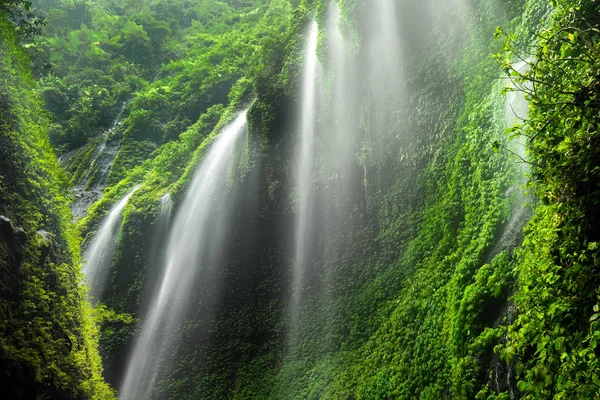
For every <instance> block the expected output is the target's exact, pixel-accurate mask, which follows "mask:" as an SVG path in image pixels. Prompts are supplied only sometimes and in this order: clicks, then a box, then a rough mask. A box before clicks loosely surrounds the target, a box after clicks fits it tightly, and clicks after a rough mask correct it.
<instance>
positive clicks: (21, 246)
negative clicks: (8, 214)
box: [13, 228, 27, 255]
mask: <svg viewBox="0 0 600 400" xmlns="http://www.w3.org/2000/svg"><path fill="white" fill-rule="evenodd" d="M26 244H27V234H26V233H25V231H24V230H23V229H21V228H15V232H14V234H13V249H14V250H15V251H16V252H17V253H19V254H21V255H23V254H25V245H26Z"/></svg>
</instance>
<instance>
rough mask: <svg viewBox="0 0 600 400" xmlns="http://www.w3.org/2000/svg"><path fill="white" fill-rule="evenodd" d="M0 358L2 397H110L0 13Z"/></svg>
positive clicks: (62, 210) (35, 114)
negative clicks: (0, 231)
mask: <svg viewBox="0 0 600 400" xmlns="http://www.w3.org/2000/svg"><path fill="white" fill-rule="evenodd" d="M0 36H1V38H2V39H1V41H0V88H1V89H0V115H1V118H0V121H1V122H0V141H1V146H0V149H1V150H0V151H1V152H2V157H1V158H2V161H0V214H2V215H3V216H4V217H8V218H9V220H3V226H2V233H1V234H0V260H1V261H0V270H1V271H2V273H1V275H2V278H1V279H2V285H1V286H2V289H1V291H0V310H1V316H0V320H1V323H0V364H1V365H2V369H3V371H4V373H3V375H2V384H1V387H2V389H1V391H2V394H3V397H6V398H14V399H31V398H56V399H63V398H64V399H67V398H85V399H111V398H114V393H113V390H112V389H111V388H110V387H109V386H108V385H106V383H105V382H104V381H103V378H102V376H101V371H102V367H101V361H100V356H99V354H98V348H97V346H98V328H97V325H96V322H95V321H94V317H93V310H92V308H91V306H90V305H89V304H88V303H87V301H86V291H85V289H84V287H82V286H81V285H80V282H81V279H82V275H81V272H80V269H79V262H80V257H79V244H78V239H77V237H76V234H75V231H74V230H73V226H72V224H71V214H70V212H69V209H68V199H69V196H68V194H67V191H66V187H65V182H66V181H65V179H64V176H63V174H62V172H61V170H60V168H59V167H58V163H57V161H56V157H55V155H54V150H53V149H52V147H51V146H50V143H49V141H48V136H47V132H46V128H47V126H48V116H47V114H46V112H45V111H43V107H42V101H41V99H40V98H39V97H37V96H36V95H35V90H34V87H35V82H34V81H33V79H32V77H31V74H30V72H29V70H28V66H29V61H28V58H27V57H26V56H25V54H24V53H23V51H22V49H21V48H19V47H18V45H17V43H16V34H15V31H14V28H12V27H11V25H10V24H9V23H8V22H7V20H6V15H5V14H4V13H1V12H0Z"/></svg>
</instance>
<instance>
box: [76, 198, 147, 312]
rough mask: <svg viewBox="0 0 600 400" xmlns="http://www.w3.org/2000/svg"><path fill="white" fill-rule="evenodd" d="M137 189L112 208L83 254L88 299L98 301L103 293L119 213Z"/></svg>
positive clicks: (119, 218) (118, 223) (111, 258)
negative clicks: (88, 293) (88, 291)
mask: <svg viewBox="0 0 600 400" xmlns="http://www.w3.org/2000/svg"><path fill="white" fill-rule="evenodd" d="M137 189H138V187H135V188H134V189H133V190H132V191H131V192H129V193H128V194H127V196H125V197H123V199H121V200H120V201H119V202H118V203H117V204H115V205H114V206H113V208H112V209H111V210H110V212H109V213H108V215H107V216H106V218H105V219H104V220H103V221H102V223H101V224H100V228H99V229H98V234H97V235H96V237H94V240H93V241H92V243H91V244H90V246H89V247H88V248H87V249H86V250H85V251H84V252H83V258H84V260H85V264H84V265H83V274H84V275H85V278H86V281H87V284H88V285H89V287H90V297H91V298H92V299H93V300H94V301H99V300H100V299H101V297H102V294H103V292H104V288H105V286H106V283H107V278H108V275H109V272H110V266H111V264H112V261H113V258H114V256H115V251H116V249H117V242H116V237H117V234H118V232H119V227H120V222H121V213H122V212H123V209H124V208H125V205H127V202H128V201H129V198H130V197H131V195H133V193H134V192H135V191H136V190H137Z"/></svg>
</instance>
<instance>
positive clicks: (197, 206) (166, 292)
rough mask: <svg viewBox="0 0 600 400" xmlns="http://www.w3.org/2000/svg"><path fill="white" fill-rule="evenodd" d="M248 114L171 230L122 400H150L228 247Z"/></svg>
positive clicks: (218, 149)
mask: <svg viewBox="0 0 600 400" xmlns="http://www.w3.org/2000/svg"><path fill="white" fill-rule="evenodd" d="M245 127H246V112H245V111H244V112H242V113H240V114H239V115H238V116H237V117H236V118H235V120H233V122H231V123H230V124H229V125H228V126H226V127H225V128H224V129H223V131H222V132H221V133H220V135H219V136H218V138H217V139H216V140H215V142H214V143H213V145H212V147H211V149H210V151H209V152H208V154H207V155H206V157H205V158H204V160H203V161H202V162H201V164H200V166H199V167H198V169H197V171H196V172H195V174H194V176H193V179H192V182H191V185H190V187H189V189H188V191H187V194H186V196H185V198H184V200H183V202H182V204H181V206H180V207H179V211H178V212H177V213H176V216H175V220H174V221H173V225H172V227H171V229H170V233H169V239H168V242H167V247H166V253H165V258H164V263H163V265H164V268H163V278H162V282H161V283H160V285H159V288H158V291H157V293H156V295H155V296H154V298H153V300H152V303H151V305H150V308H149V312H148V317H147V319H146V321H145V322H144V324H143V327H142V330H141V333H140V335H139V337H138V339H137V342H136V343H135V346H134V348H133V352H132V355H131V357H130V359H129V362H128V366H127V369H126V374H125V379H124V382H123V385H122V387H121V392H120V396H119V398H120V399H122V400H130V399H144V400H145V399H150V398H151V397H152V390H153V387H154V384H155V382H156V379H157V376H158V374H159V372H161V371H164V370H165V369H166V368H167V367H168V364H169V363H170V362H171V360H170V356H171V355H172V354H171V353H172V348H171V345H172V344H173V343H174V342H176V341H177V338H176V337H174V336H175V335H174V332H175V331H176V329H177V328H178V327H179V326H180V325H181V324H182V323H183V321H184V320H185V315H186V313H187V308H188V307H189V306H190V304H187V300H188V298H189V296H190V294H191V292H192V291H193V288H194V278H195V277H196V276H197V274H198V273H199V272H201V271H199V270H200V269H202V267H203V266H204V264H210V263H211V262H214V261H215V259H216V258H217V257H218V253H219V251H220V249H221V248H222V246H223V243H222V241H223V236H224V233H225V232H226V231H227V229H228V225H229V220H230V218H231V213H232V210H231V207H227V198H228V193H227V184H226V182H227V178H228V174H229V172H230V167H231V162H232V160H233V155H234V150H235V144H236V142H237V140H238V139H239V138H240V137H241V136H242V133H243V132H245Z"/></svg>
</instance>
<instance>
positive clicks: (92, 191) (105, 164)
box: [71, 102, 127, 218]
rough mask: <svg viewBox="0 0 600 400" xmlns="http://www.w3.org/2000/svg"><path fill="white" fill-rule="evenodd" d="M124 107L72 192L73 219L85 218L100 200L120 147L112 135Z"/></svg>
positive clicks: (103, 136)
mask: <svg viewBox="0 0 600 400" xmlns="http://www.w3.org/2000/svg"><path fill="white" fill-rule="evenodd" d="M126 106H127V102H124V103H123V105H122V106H121V109H120V110H119V113H118V114H117V117H116V118H115V120H114V122H113V124H112V126H111V127H110V129H108V130H107V131H105V132H104V134H103V135H102V138H101V142H100V144H98V145H97V146H96V149H94V154H93V156H92V162H91V163H90V166H89V168H87V169H86V173H85V174H84V175H83V176H82V177H81V178H80V179H79V182H78V183H77V185H76V186H75V187H74V188H73V190H72V191H73V194H74V196H75V200H74V201H73V203H72V204H71V211H72V212H73V216H74V217H75V218H81V217H83V216H85V214H86V212H87V209H88V208H89V206H90V205H92V204H93V203H95V202H96V201H98V200H99V199H101V198H102V193H103V191H104V188H105V187H106V183H107V179H108V175H109V174H110V169H111V167H112V163H113V161H114V159H115V157H116V156H117V152H118V151H119V147H120V146H121V141H120V140H118V139H115V138H113V134H114V133H115V131H116V129H117V128H118V126H119V125H120V123H121V119H122V118H123V113H124V112H125V107H126Z"/></svg>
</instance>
